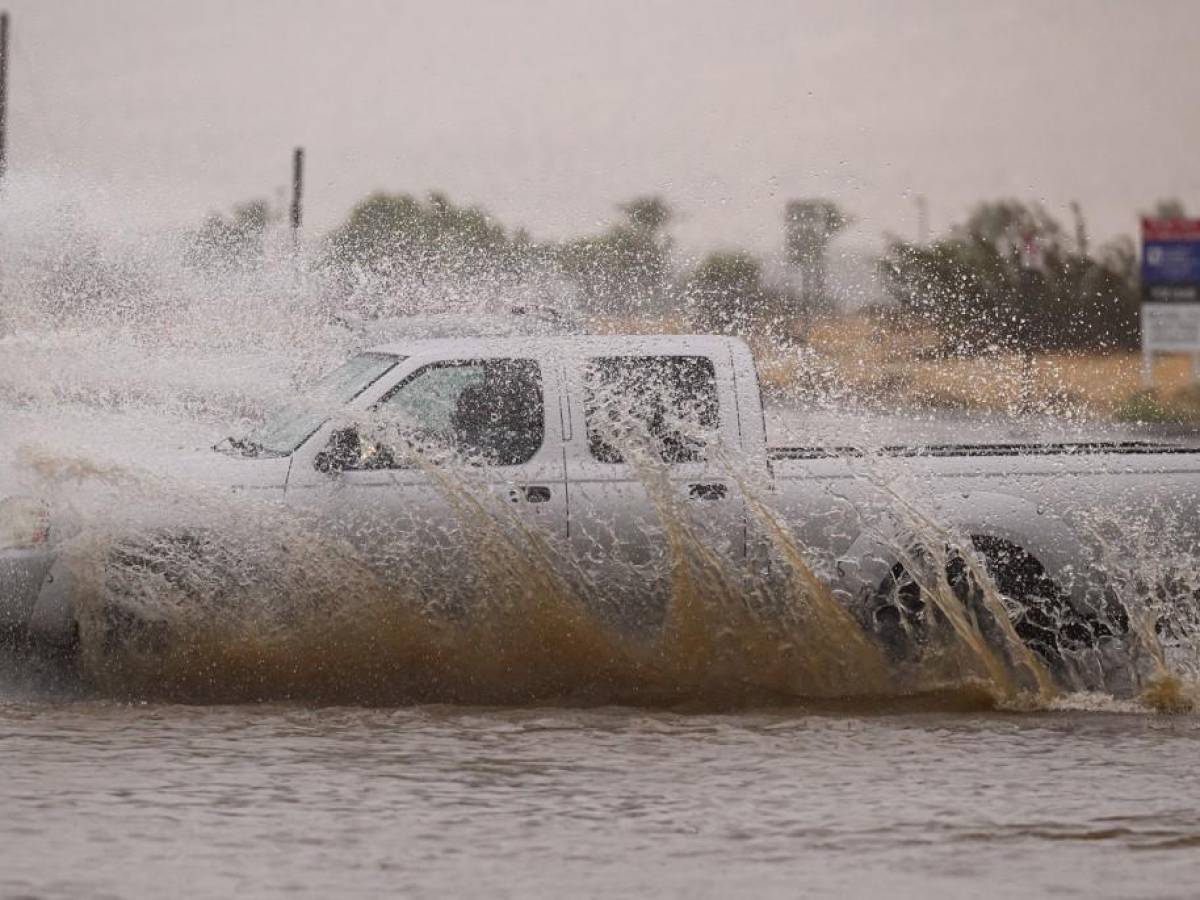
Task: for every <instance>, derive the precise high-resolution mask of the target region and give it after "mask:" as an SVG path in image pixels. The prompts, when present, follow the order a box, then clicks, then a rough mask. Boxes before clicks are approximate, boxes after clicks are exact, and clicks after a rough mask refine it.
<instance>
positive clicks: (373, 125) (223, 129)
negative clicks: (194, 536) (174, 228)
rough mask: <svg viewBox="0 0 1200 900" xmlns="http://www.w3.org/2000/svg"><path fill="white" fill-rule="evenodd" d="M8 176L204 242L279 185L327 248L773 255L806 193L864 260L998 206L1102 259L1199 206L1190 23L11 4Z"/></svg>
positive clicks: (1177, 6) (737, 8)
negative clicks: (496, 229)
mask: <svg viewBox="0 0 1200 900" xmlns="http://www.w3.org/2000/svg"><path fill="white" fill-rule="evenodd" d="M7 8H8V9H9V10H10V11H11V13H12V16H13V29H14V56H13V61H12V66H11V76H10V80H11V88H10V106H11V127H10V145H11V165H12V166H13V169H14V171H15V172H17V173H21V172H31V171H36V170H51V171H58V172H61V173H65V174H67V175H69V176H71V177H74V178H78V179H79V180H80V181H82V182H83V183H85V184H96V185H98V186H101V187H104V188H106V189H107V190H108V191H109V192H110V193H117V194H119V195H121V196H123V197H128V198H129V199H130V200H131V201H132V202H133V203H134V204H135V216H136V217H137V218H138V219H144V221H145V222H146V223H147V224H148V225H151V226H154V227H158V226H161V225H162V224H167V223H169V224H175V223H178V224H186V223H190V222H194V221H196V220H198V219H199V218H200V217H201V216H203V215H204V214H205V213H206V212H208V211H212V210H219V209H223V208H227V207H229V206H230V205H232V204H233V203H235V202H238V201H241V200H245V199H248V198H252V197H256V196H267V197H274V196H276V191H278V190H281V189H282V188H283V186H284V185H285V184H286V183H287V180H288V167H289V165H290V162H289V155H290V151H291V148H292V146H293V145H296V144H302V145H304V146H305V147H306V148H307V150H308V154H309V173H308V174H309V187H308V193H307V212H308V224H309V225H310V226H311V227H312V228H313V229H314V230H324V229H327V228H329V227H330V226H331V225H333V224H334V223H335V222H336V221H337V220H339V219H340V218H341V217H342V216H343V215H344V214H345V212H346V211H347V209H348V208H349V207H350V205H351V204H352V203H353V202H354V201H356V200H357V199H359V198H361V197H362V196H363V195H365V194H366V193H368V192H369V191H371V190H373V189H387V190H396V191H400V190H403V191H412V192H424V191H426V190H429V189H434V188H437V189H442V190H445V191H447V192H448V193H449V194H450V195H451V196H452V197H453V198H454V199H455V200H458V201H463V202H470V203H477V204H480V205H483V206H484V207H486V208H487V209H489V210H490V211H492V212H493V213H495V214H496V215H497V216H498V217H499V218H500V219H501V220H503V221H504V222H506V223H508V224H512V225H524V226H526V227H528V228H529V229H530V230H531V231H532V232H533V233H534V234H535V235H536V236H538V237H556V236H563V235H570V234H579V233H581V232H585V231H589V230H593V229H595V228H596V227H598V224H599V223H602V222H605V221H608V220H610V219H611V218H612V215H613V213H612V206H613V204H614V202H616V201H618V200H620V199H623V198H626V197H628V196H630V195H633V194H636V193H644V192H661V193H663V194H665V195H666V196H667V197H668V198H669V199H671V200H672V201H673V202H675V203H676V204H677V206H678V208H679V211H680V213H681V216H682V221H681V222H680V224H679V226H678V228H677V234H678V236H679V238H680V240H681V243H682V244H683V245H684V246H685V247H689V248H696V249H699V248H701V247H709V246H739V245H740V246H749V247H751V248H753V249H756V250H760V251H771V250H773V249H776V248H778V247H779V245H780V244H781V237H780V225H779V222H780V211H781V208H782V204H783V202H784V201H785V200H786V199H787V198H789V197H792V196H811V195H825V196H830V197H833V198H835V199H837V200H838V201H840V202H841V203H842V204H844V205H845V206H846V207H847V208H848V209H850V210H851V211H852V212H854V213H855V214H856V215H857V216H858V217H859V218H860V220H861V221H860V225H859V229H858V231H859V235H860V238H859V239H860V240H861V241H869V240H870V239H871V238H872V236H875V235H878V234H880V233H882V232H884V231H894V232H900V233H904V234H908V235H911V234H913V233H914V232H915V228H916V213H915V204H914V201H913V195H914V194H917V193H920V194H925V195H926V196H927V197H928V198H929V204H930V211H931V222H932V226H933V228H934V230H935V231H940V230H941V229H943V228H945V227H946V226H948V225H949V224H951V223H952V222H954V221H956V220H958V219H960V218H961V217H962V216H963V215H964V213H965V212H966V210H967V209H968V208H969V206H970V205H971V204H972V203H973V202H975V201H977V200H980V199H983V198H989V197H998V196H1017V197H1022V198H1030V199H1042V200H1044V202H1045V203H1046V204H1047V206H1048V207H1049V208H1050V209H1051V210H1052V211H1053V212H1055V213H1057V214H1059V215H1061V216H1063V217H1064V218H1065V217H1066V206H1067V204H1068V203H1069V201H1070V200H1072V199H1078V200H1079V201H1080V202H1081V203H1082V205H1083V208H1084V211H1085V214H1086V215H1087V217H1088V220H1089V224H1090V226H1091V229H1092V231H1093V233H1094V234H1095V236H1096V237H1098V238H1100V239H1104V238H1107V237H1110V236H1112V235H1114V234H1116V233H1119V232H1128V233H1133V232H1134V230H1135V228H1136V214H1137V211H1138V209H1139V208H1141V207H1145V206H1147V205H1149V204H1150V203H1152V202H1153V201H1154V200H1155V199H1156V198H1158V197H1160V196H1167V195H1177V196H1180V197H1181V198H1182V199H1184V201H1185V202H1187V203H1188V204H1189V206H1191V207H1193V208H1196V207H1200V56H1198V54H1197V47H1198V46H1200V2H1195V0H1181V2H1169V0H1136V2H1132V0H1130V2H1101V0H1034V2H967V0H875V2H821V3H817V2H782V0H779V2H770V0H763V2H750V0H740V2H719V0H679V2H654V0H640V2H622V0H604V2H601V0H596V2H588V3H585V2H565V0H564V2H549V0H545V2H543V0H512V2H499V0H478V2H445V0H443V2H437V3H429V2H423V3H417V2H398V0H394V2H383V0H356V2H350V0H342V2H335V0H222V2H216V0H213V2H206V0H120V2H117V0H111V2H100V0H7Z"/></svg>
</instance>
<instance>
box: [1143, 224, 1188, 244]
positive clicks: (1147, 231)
mask: <svg viewBox="0 0 1200 900" xmlns="http://www.w3.org/2000/svg"><path fill="white" fill-rule="evenodd" d="M1142 239H1143V240H1147V241H1200V219H1142Z"/></svg>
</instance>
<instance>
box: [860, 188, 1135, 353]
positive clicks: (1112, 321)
mask: <svg viewBox="0 0 1200 900" xmlns="http://www.w3.org/2000/svg"><path fill="white" fill-rule="evenodd" d="M1081 222H1082V220H1080V225H1079V226H1078V228H1082V224H1081ZM1078 243H1079V241H1078V239H1077V238H1076V239H1075V240H1074V241H1072V242H1071V243H1070V244H1068V242H1067V240H1066V239H1065V238H1064V233H1063V229H1062V227H1061V226H1060V225H1059V223H1058V222H1057V221H1055V220H1054V219H1053V218H1052V217H1051V216H1050V215H1049V214H1048V213H1046V211H1045V210H1044V209H1043V208H1042V207H1041V206H1040V205H1037V204H1025V203H1021V202H1019V201H1016V200H1001V201H996V202H990V203H983V204H980V205H979V206H978V207H976V208H975V210H974V211H973V212H972V213H971V215H970V217H969V218H968V219H967V221H966V222H965V223H963V224H962V225H960V226H958V227H956V228H954V229H953V230H952V231H951V234H950V236H949V237H948V238H946V239H944V240H942V241H938V242H935V243H933V244H929V245H925V246H917V245H915V244H910V243H907V242H904V241H900V240H895V241H893V242H892V243H891V245H890V247H889V249H888V251H887V253H886V255H885V256H884V258H883V261H882V265H881V271H882V274H883V278H884V284H885V286H886V288H887V290H888V292H889V294H890V295H891V296H892V298H893V299H895V300H896V301H897V303H899V305H900V306H901V307H902V308H903V309H904V310H906V311H907V312H908V313H910V314H911V315H913V316H914V317H916V318H917V319H919V320H920V321H923V322H925V323H926V324H928V325H930V326H932V327H933V328H935V329H937V330H938V331H939V332H940V333H941V334H942V336H943V340H944V342H945V344H946V345H947V347H948V348H953V349H954V350H955V351H956V352H964V353H974V352H978V351H980V350H983V349H985V348H989V347H1004V348H1010V349H1015V348H1024V349H1032V350H1038V349H1043V350H1044V349H1084V348H1087V349H1100V348H1112V347H1131V346H1135V345H1136V343H1137V339H1138V285H1137V279H1136V266H1135V265H1134V264H1133V263H1132V261H1131V258H1130V256H1129V254H1128V253H1127V248H1125V247H1124V246H1123V245H1107V246H1106V247H1104V248H1101V251H1100V254H1099V256H1098V258H1092V257H1090V256H1088V255H1086V254H1084V253H1081V252H1079V248H1078V247H1077V246H1075V245H1077V244H1078Z"/></svg>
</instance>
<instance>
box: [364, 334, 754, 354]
mask: <svg viewBox="0 0 1200 900" xmlns="http://www.w3.org/2000/svg"><path fill="white" fill-rule="evenodd" d="M732 345H737V346H744V342H743V341H742V340H741V339H740V338H733V337H722V336H720V335H713V334H652V335H650V334H647V335H643V334H605V335H586V336H565V335H564V336H560V335H530V336H522V337H504V338H488V337H469V338H467V337H451V338H417V339H413V340H401V341H392V342H389V343H386V344H380V345H378V346H375V347H371V348H370V352H372V353H392V354H395V355H398V356H414V355H416V354H455V355H466V354H474V353H486V354H488V355H492V354H495V353H498V352H499V353H504V352H526V353H527V352H529V350H530V349H531V348H535V347H536V348H538V349H541V350H558V351H562V352H564V353H567V352H571V353H625V352H631V351H632V352H638V353H699V354H707V353H719V352H722V351H724V352H728V351H729V349H730V347H731V346H732Z"/></svg>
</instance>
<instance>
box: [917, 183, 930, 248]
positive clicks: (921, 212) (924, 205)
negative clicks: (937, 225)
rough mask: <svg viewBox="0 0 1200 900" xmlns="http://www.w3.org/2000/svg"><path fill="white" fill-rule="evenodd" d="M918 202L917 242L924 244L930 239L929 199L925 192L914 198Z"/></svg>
mask: <svg viewBox="0 0 1200 900" xmlns="http://www.w3.org/2000/svg"><path fill="white" fill-rule="evenodd" d="M914 200H915V201H916V204H917V244H918V245H920V246H924V245H925V244H926V243H927V242H928V241H929V201H928V200H927V199H925V195H924V194H917V196H916V197H915V198H914Z"/></svg>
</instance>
